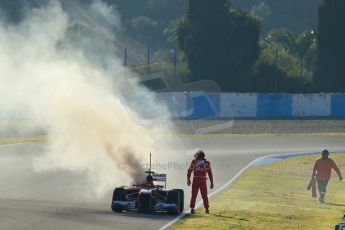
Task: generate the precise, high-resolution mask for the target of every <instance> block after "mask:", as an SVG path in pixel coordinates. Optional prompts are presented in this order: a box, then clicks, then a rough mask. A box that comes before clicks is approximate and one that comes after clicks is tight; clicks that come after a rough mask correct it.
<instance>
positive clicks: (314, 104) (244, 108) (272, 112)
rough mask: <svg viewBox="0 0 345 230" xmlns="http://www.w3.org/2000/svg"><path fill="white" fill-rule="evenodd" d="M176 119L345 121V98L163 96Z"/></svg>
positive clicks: (195, 94) (185, 94) (218, 95)
mask: <svg viewBox="0 0 345 230" xmlns="http://www.w3.org/2000/svg"><path fill="white" fill-rule="evenodd" d="M158 98H159V100H160V101H161V102H162V103H164V104H166V105H167V107H168V108H169V110H170V112H171V114H172V116H173V117H175V118H187V119H200V118H294V117H344V118H345V94H280V93H272V94H256V93H253V94H250V93H248V94H243V93H195V92H194V93H160V94H158Z"/></svg>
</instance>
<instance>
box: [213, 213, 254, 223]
mask: <svg viewBox="0 0 345 230" xmlns="http://www.w3.org/2000/svg"><path fill="white" fill-rule="evenodd" d="M211 215H212V216H215V217H218V218H227V219H233V220H240V221H250V220H248V219H244V218H236V217H233V216H224V215H220V214H211Z"/></svg>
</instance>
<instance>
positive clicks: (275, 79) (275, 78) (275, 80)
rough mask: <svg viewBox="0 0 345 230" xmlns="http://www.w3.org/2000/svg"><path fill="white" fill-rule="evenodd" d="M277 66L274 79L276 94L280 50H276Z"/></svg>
mask: <svg viewBox="0 0 345 230" xmlns="http://www.w3.org/2000/svg"><path fill="white" fill-rule="evenodd" d="M275 65H276V76H275V77H274V92H277V88H278V49H276V61H275Z"/></svg>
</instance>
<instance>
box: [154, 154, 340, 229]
mask: <svg viewBox="0 0 345 230" xmlns="http://www.w3.org/2000/svg"><path fill="white" fill-rule="evenodd" d="M343 152H345V149H344V150H337V151H335V152H331V153H333V154H335V153H343ZM320 153H321V152H320V151H319V152H302V153H282V154H273V155H267V156H262V157H258V158H256V159H255V160H253V161H251V162H250V163H249V164H248V165H246V166H245V167H244V168H242V169H241V170H240V171H239V172H238V173H237V174H236V175H235V176H234V177H232V178H231V179H230V180H229V181H228V182H227V183H226V184H224V185H223V186H222V187H220V188H218V189H217V190H216V191H214V192H212V193H210V194H209V195H208V197H209V198H211V197H212V196H214V195H216V194H217V193H219V192H220V191H222V190H223V189H225V188H226V187H228V186H229V185H231V184H232V183H234V181H235V180H236V179H237V178H239V177H240V176H241V175H242V174H243V173H244V172H245V171H246V170H247V169H248V168H250V167H251V166H252V165H254V163H255V162H258V161H260V160H264V159H265V158H277V160H284V159H287V158H292V157H301V156H306V155H314V154H320ZM279 157H285V158H281V159H279ZM269 163H270V162H269ZM202 204H203V202H202V200H201V201H199V202H198V203H197V204H196V207H195V208H198V207H200V206H201V205H202ZM189 213H190V209H189V210H187V211H184V212H182V213H181V214H179V215H178V216H177V217H176V218H175V219H173V220H172V221H170V222H169V223H167V224H166V225H164V226H162V227H161V228H159V229H158V230H165V229H167V228H169V227H171V226H172V225H173V224H175V223H176V222H177V221H179V220H181V219H182V218H183V217H185V216H186V215H188V214H189Z"/></svg>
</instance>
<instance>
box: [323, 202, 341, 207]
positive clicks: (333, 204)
mask: <svg viewBox="0 0 345 230" xmlns="http://www.w3.org/2000/svg"><path fill="white" fill-rule="evenodd" d="M326 204H328V205H332V206H339V207H345V204H335V203H326Z"/></svg>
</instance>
